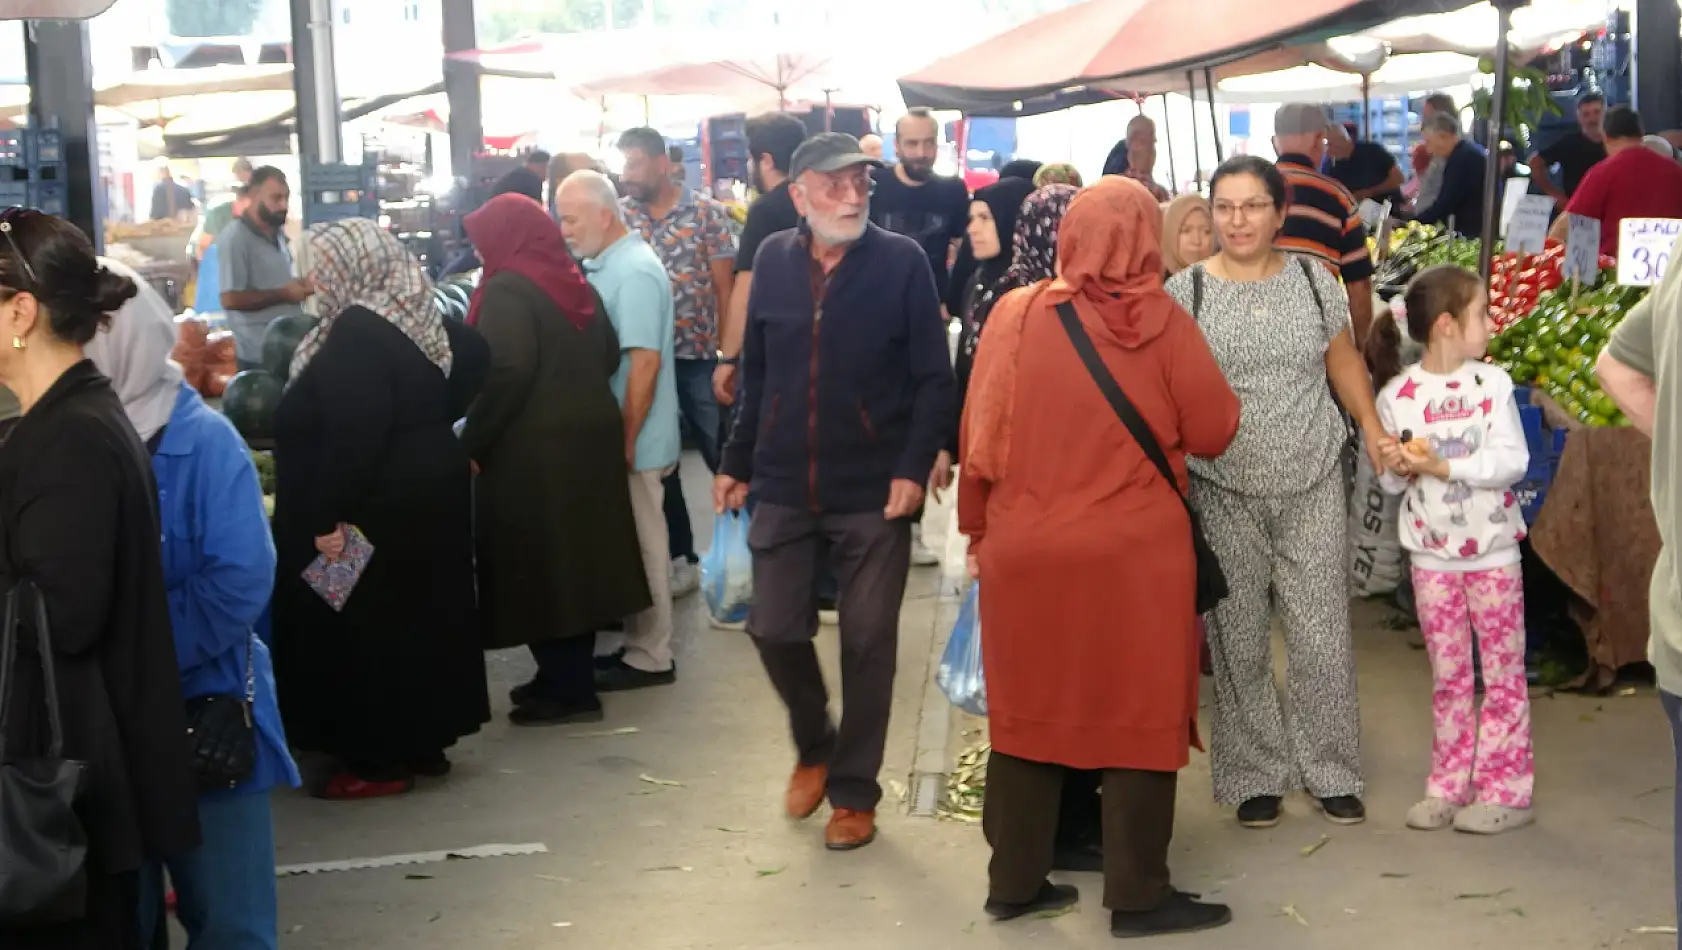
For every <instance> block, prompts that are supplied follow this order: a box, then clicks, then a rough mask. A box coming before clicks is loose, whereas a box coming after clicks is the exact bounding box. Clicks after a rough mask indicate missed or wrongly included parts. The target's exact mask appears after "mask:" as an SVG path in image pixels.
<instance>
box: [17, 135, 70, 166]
mask: <svg viewBox="0 0 1682 950" xmlns="http://www.w3.org/2000/svg"><path fill="white" fill-rule="evenodd" d="M24 145H25V146H26V147H27V148H26V151H27V152H28V153H29V164H30V165H61V164H63V163H64V136H63V134H62V133H60V132H59V130H57V129H41V130H40V131H38V132H34V133H32V134H30V135H29V136H27V137H26V138H25V139H24Z"/></svg>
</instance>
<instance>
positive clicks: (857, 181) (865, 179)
mask: <svg viewBox="0 0 1682 950" xmlns="http://www.w3.org/2000/svg"><path fill="white" fill-rule="evenodd" d="M805 187H807V188H811V189H813V190H814V191H821V192H823V194H824V197H826V198H830V199H832V200H835V201H840V200H843V199H845V198H848V197H851V196H852V195H855V194H856V195H858V196H859V197H861V198H868V197H870V196H871V195H874V194H875V193H876V179H875V178H872V177H871V175H870V173H869V172H867V171H866V172H856V173H854V174H851V175H825V174H823V173H821V172H820V173H817V174H814V175H813V176H812V179H811V181H810V184H806V185H805Z"/></svg>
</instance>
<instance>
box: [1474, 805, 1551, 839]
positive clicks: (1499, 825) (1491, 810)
mask: <svg viewBox="0 0 1682 950" xmlns="http://www.w3.org/2000/svg"><path fill="white" fill-rule="evenodd" d="M1535 820H1536V815H1535V813H1534V812H1533V811H1532V810H1531V809H1529V808H1508V807H1506V806H1504V805H1493V804H1490V803H1489V802H1478V803H1477V804H1476V805H1472V806H1470V807H1468V808H1465V809H1463V810H1461V812H1460V814H1458V815H1455V816H1454V830H1455V831H1463V832H1465V833H1466V834H1469V835H1498V834H1501V833H1502V832H1507V831H1513V830H1516V829H1518V828H1523V827H1524V826H1525V825H1528V824H1530V823H1531V822H1533V821H1535Z"/></svg>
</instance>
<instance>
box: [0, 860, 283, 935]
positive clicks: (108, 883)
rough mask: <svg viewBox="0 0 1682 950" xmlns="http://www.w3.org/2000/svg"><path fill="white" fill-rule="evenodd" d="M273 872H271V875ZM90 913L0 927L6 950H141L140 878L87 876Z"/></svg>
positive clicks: (125, 874)
mask: <svg viewBox="0 0 1682 950" xmlns="http://www.w3.org/2000/svg"><path fill="white" fill-rule="evenodd" d="M271 873H272V872H271ZM87 906H88V913H87V916H85V917H83V918H82V919H81V920H78V921H73V922H71V923H67V924H57V925H54V926H50V927H19V928H15V929H14V928H9V927H0V947H4V948H6V950H141V948H143V947H145V946H146V944H143V943H142V942H141V940H140V919H139V918H140V875H139V874H138V873H137V872H134V871H124V872H122V873H120V874H100V873H97V872H96V873H93V874H90V875H88V904H87Z"/></svg>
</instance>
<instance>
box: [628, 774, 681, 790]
mask: <svg viewBox="0 0 1682 950" xmlns="http://www.w3.org/2000/svg"><path fill="white" fill-rule="evenodd" d="M637 781H639V782H647V783H648V784H650V785H659V786H661V787H663V788H683V787H684V785H683V783H682V782H674V781H672V780H671V779H669V778H655V777H654V776H652V775H649V774H648V773H647V772H644V773H642V774H641V775H639V776H637Z"/></svg>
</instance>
